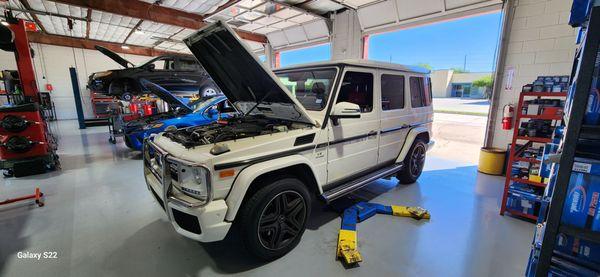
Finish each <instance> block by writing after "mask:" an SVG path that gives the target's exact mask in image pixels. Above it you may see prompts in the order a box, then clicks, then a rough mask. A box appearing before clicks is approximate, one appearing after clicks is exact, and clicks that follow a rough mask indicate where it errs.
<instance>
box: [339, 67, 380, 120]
mask: <svg viewBox="0 0 600 277" xmlns="http://www.w3.org/2000/svg"><path fill="white" fill-rule="evenodd" d="M340 102H350V103H354V104H357V105H358V106H359V107H360V111H361V112H362V113H368V112H371V111H373V74H371V73H365V72H351V71H348V72H346V75H345V76H344V80H343V81H342V86H341V87H340V93H339V95H338V99H337V102H336V103H340Z"/></svg>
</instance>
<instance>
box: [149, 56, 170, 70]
mask: <svg viewBox="0 0 600 277" xmlns="http://www.w3.org/2000/svg"><path fill="white" fill-rule="evenodd" d="M152 64H154V70H173V69H175V61H173V59H172V58H162V59H158V60H156V61H154V62H152Z"/></svg>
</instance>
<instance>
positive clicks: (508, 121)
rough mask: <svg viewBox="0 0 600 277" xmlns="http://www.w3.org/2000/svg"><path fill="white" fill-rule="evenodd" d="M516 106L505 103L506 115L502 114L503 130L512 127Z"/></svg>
mask: <svg viewBox="0 0 600 277" xmlns="http://www.w3.org/2000/svg"><path fill="white" fill-rule="evenodd" d="M514 113H515V107H513V105H511V104H506V105H504V115H503V116H502V130H510V129H512V121H513V115H514Z"/></svg>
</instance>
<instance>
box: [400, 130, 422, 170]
mask: <svg viewBox="0 0 600 277" xmlns="http://www.w3.org/2000/svg"><path fill="white" fill-rule="evenodd" d="M422 133H429V129H428V128H427V126H418V127H415V128H412V129H410V131H409V132H408V135H407V136H406V140H405V141H404V146H402V150H400V155H398V158H397V159H396V163H400V162H403V161H404V158H405V157H406V154H408V151H409V150H410V147H411V146H412V144H413V143H414V142H415V139H416V138H417V136H418V135H419V134H422Z"/></svg>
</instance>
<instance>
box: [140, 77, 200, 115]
mask: <svg viewBox="0 0 600 277" xmlns="http://www.w3.org/2000/svg"><path fill="white" fill-rule="evenodd" d="M140 83H142V86H144V87H145V88H146V89H148V90H149V91H150V92H151V93H152V94H154V95H156V96H157V97H158V98H160V99H162V100H163V101H165V102H166V103H167V104H169V107H170V108H171V109H172V110H175V109H176V108H180V109H182V110H184V111H187V112H192V111H193V110H192V108H190V107H189V106H188V105H186V104H185V103H183V101H181V99H179V98H177V97H176V96H175V95H173V94H172V93H171V92H169V91H168V90H166V89H164V88H163V87H161V86H159V85H157V84H155V83H152V82H150V81H148V80H146V79H140Z"/></svg>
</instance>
